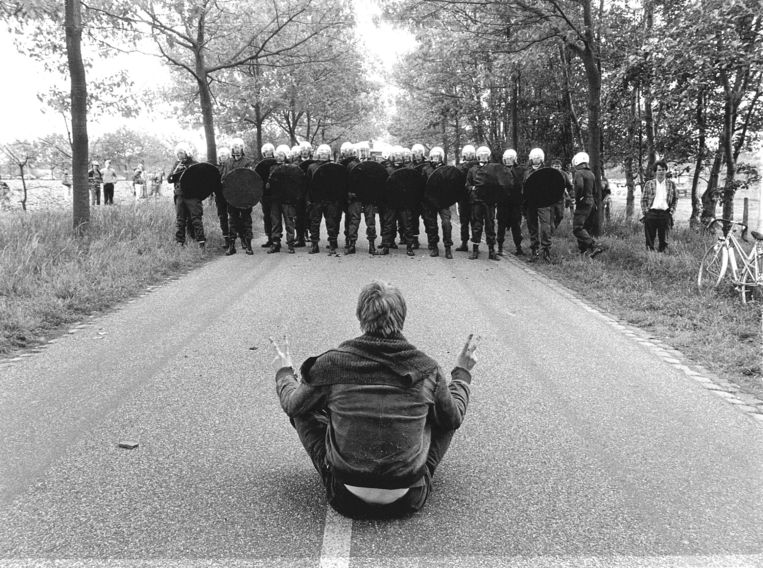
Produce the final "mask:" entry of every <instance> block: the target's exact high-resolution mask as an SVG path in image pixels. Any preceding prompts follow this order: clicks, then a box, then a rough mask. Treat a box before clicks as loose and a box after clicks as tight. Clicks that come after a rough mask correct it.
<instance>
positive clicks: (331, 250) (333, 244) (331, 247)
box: [329, 241, 338, 256]
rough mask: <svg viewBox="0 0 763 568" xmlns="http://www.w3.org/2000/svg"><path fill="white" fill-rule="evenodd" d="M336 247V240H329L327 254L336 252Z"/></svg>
mask: <svg viewBox="0 0 763 568" xmlns="http://www.w3.org/2000/svg"><path fill="white" fill-rule="evenodd" d="M337 247H338V245H337V242H336V241H330V242H329V254H330V255H332V256H333V255H335V254H337V252H336V249H337Z"/></svg>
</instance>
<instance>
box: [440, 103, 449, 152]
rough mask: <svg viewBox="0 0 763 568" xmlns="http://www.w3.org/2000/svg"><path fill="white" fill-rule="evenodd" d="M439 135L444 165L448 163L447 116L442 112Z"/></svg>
mask: <svg viewBox="0 0 763 568" xmlns="http://www.w3.org/2000/svg"><path fill="white" fill-rule="evenodd" d="M440 135H441V136H442V149H443V152H445V163H446V164H447V163H448V153H449V152H448V151H449V147H448V146H449V145H448V115H447V114H446V113H445V112H444V111H443V113H442V118H441V119H440Z"/></svg>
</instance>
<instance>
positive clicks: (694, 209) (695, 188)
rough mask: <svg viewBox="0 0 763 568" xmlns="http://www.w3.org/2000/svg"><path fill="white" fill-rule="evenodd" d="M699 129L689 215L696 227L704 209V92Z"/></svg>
mask: <svg viewBox="0 0 763 568" xmlns="http://www.w3.org/2000/svg"><path fill="white" fill-rule="evenodd" d="M697 129H698V130H699V139H698V140H697V163H696V165H695V167H694V178H693V179H692V182H691V217H689V226H690V227H691V228H696V227H697V226H699V224H700V212H701V210H702V201H701V199H700V198H699V173H700V172H701V171H702V164H703V162H704V160H705V137H706V125H705V95H704V93H703V92H701V91H700V93H699V94H698V95H697Z"/></svg>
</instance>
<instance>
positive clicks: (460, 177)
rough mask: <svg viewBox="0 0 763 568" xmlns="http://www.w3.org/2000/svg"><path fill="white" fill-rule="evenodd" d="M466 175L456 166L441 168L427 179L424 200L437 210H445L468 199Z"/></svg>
mask: <svg viewBox="0 0 763 568" xmlns="http://www.w3.org/2000/svg"><path fill="white" fill-rule="evenodd" d="M465 183H466V174H465V173H464V172H462V171H461V170H460V169H458V168H457V167H456V166H440V167H439V168H437V169H436V170H434V171H433V172H432V173H431V174H430V176H429V178H427V181H426V185H425V186H424V200H425V201H426V202H427V203H429V205H431V206H432V207H434V208H435V209H445V208H447V207H450V206H451V205H453V204H454V203H456V202H457V201H462V200H464V199H466V186H465Z"/></svg>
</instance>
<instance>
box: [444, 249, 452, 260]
mask: <svg viewBox="0 0 763 568" xmlns="http://www.w3.org/2000/svg"><path fill="white" fill-rule="evenodd" d="M445 258H453V253H452V252H451V250H450V247H445Z"/></svg>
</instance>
